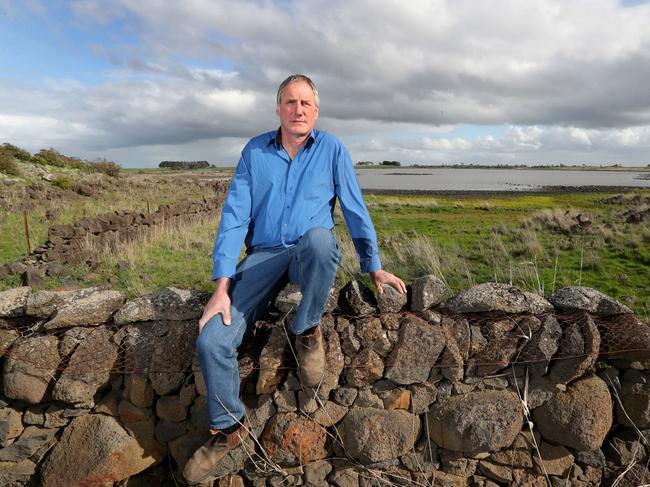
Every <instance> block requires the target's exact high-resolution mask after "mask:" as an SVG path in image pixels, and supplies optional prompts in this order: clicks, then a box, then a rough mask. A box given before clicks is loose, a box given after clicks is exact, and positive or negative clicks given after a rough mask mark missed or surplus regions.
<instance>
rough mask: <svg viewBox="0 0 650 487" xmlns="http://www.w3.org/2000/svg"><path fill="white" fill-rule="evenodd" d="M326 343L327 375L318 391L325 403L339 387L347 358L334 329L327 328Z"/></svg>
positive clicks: (325, 332)
mask: <svg viewBox="0 0 650 487" xmlns="http://www.w3.org/2000/svg"><path fill="white" fill-rule="evenodd" d="M323 339H324V342H325V363H326V367H325V375H324V376H323V382H322V383H321V385H320V388H319V389H318V397H319V398H320V399H321V400H323V401H325V400H327V399H328V398H329V395H330V392H331V391H332V390H335V389H336V388H337V387H338V386H339V378H340V377H341V373H342V372H343V368H344V367H345V362H344V360H345V357H344V356H343V351H342V350H341V340H340V339H339V334H338V333H337V332H336V330H334V328H326V329H325V330H324V336H323Z"/></svg>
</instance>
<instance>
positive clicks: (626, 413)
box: [616, 380, 650, 429]
mask: <svg viewBox="0 0 650 487" xmlns="http://www.w3.org/2000/svg"><path fill="white" fill-rule="evenodd" d="M619 397H620V399H621V402H622V403H623V404H622V407H621V403H619V402H618V401H616V419H617V421H618V423H620V424H624V425H625V426H629V427H636V428H640V429H645V428H650V384H648V383H647V382H640V383H630V382H627V381H625V380H624V381H623V382H622V384H621V389H620V392H619Z"/></svg>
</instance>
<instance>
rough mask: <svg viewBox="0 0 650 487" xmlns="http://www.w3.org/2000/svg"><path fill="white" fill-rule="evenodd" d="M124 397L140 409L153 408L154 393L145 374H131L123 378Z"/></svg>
mask: <svg viewBox="0 0 650 487" xmlns="http://www.w3.org/2000/svg"><path fill="white" fill-rule="evenodd" d="M124 392H125V397H126V398H128V399H129V400H130V401H131V402H132V403H133V404H135V405H136V406H139V407H141V408H148V407H151V406H153V399H154V392H153V387H151V382H149V379H148V378H147V376H146V375H145V374H138V373H131V374H125V376H124Z"/></svg>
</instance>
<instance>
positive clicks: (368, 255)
mask: <svg viewBox="0 0 650 487" xmlns="http://www.w3.org/2000/svg"><path fill="white" fill-rule="evenodd" d="M334 186H335V191H336V195H337V196H338V199H339V203H340V204H341V210H342V211H343V217H344V218H345V223H346V224H347V226H348V232H350V237H351V238H352V242H353V243H354V247H355V249H356V250H357V254H358V255H359V265H360V267H361V272H369V273H370V277H371V278H372V281H373V283H374V284H375V286H376V287H377V292H378V293H380V294H381V293H383V292H384V290H383V288H382V286H381V285H382V284H389V285H390V286H392V287H393V288H394V289H396V290H397V291H399V292H400V293H405V292H406V285H405V284H404V282H403V281H402V280H401V279H400V278H399V277H397V276H395V275H394V274H391V273H390V272H387V271H385V270H383V269H382V268H381V260H380V259H379V246H378V244H377V233H376V232H375V227H374V225H373V224H372V220H371V219H370V214H369V213H368V209H367V208H366V204H365V202H364V201H363V195H362V194H361V188H360V186H359V181H358V180H357V175H356V173H355V172H354V166H353V164H352V159H351V158H350V155H349V154H348V151H347V150H346V149H345V148H344V147H343V146H342V145H341V146H340V147H339V153H338V154H337V161H336V163H335V169H334Z"/></svg>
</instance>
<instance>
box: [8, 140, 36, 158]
mask: <svg viewBox="0 0 650 487" xmlns="http://www.w3.org/2000/svg"><path fill="white" fill-rule="evenodd" d="M2 152H8V153H10V154H11V155H13V156H14V158H16V159H19V160H21V161H29V160H31V158H32V155H31V154H30V153H29V152H27V151H26V150H25V149H21V148H20V147H17V146H15V145H13V144H10V143H9V142H5V143H4V144H2Z"/></svg>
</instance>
